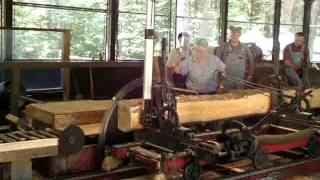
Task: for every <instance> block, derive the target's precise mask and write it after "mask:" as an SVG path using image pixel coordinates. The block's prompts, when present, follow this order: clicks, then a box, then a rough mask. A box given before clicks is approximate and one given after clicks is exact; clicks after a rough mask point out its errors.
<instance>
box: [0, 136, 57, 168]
mask: <svg viewBox="0 0 320 180" xmlns="http://www.w3.org/2000/svg"><path fill="white" fill-rule="evenodd" d="M56 155H58V139H57V138H52V139H39V140H32V141H21V142H12V143H2V144H0V163H2V162H12V161H19V160H25V159H33V158H41V157H48V156H56Z"/></svg>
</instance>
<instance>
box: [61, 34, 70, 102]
mask: <svg viewBox="0 0 320 180" xmlns="http://www.w3.org/2000/svg"><path fill="white" fill-rule="evenodd" d="M70 41H71V34H70V30H65V31H64V32H63V48H62V61H66V62H68V61H70ZM70 74H71V73H70V67H69V66H67V65H66V66H65V67H63V68H62V88H63V100H70V84H71V77H70Z"/></svg>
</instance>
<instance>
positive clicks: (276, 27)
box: [272, 0, 281, 75]
mask: <svg viewBox="0 0 320 180" xmlns="http://www.w3.org/2000/svg"><path fill="white" fill-rule="evenodd" d="M274 12H275V13H274V19H273V49H272V61H273V63H274V68H273V74H274V75H279V71H280V62H279V60H280V58H279V54H280V42H279V35H280V18H281V0H276V2H275V6H274Z"/></svg>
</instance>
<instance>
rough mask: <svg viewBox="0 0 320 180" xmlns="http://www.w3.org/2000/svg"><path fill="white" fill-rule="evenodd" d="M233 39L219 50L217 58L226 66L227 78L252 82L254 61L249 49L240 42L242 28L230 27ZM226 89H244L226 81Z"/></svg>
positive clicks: (237, 84)
mask: <svg viewBox="0 0 320 180" xmlns="http://www.w3.org/2000/svg"><path fill="white" fill-rule="evenodd" d="M230 30H231V39H230V41H228V42H226V43H224V44H222V45H221V46H220V47H219V48H218V50H217V54H216V55H217V56H218V57H219V58H220V59H221V60H222V61H223V62H224V63H225V64H226V73H227V77H228V76H229V77H231V78H239V79H241V80H243V79H244V80H247V81H251V79H252V76H253V73H254V69H255V68H254V59H253V56H252V53H251V51H250V49H249V47H248V46H247V45H245V44H243V43H241V42H240V36H241V28H240V27H230ZM225 87H226V89H235V88H242V86H241V84H239V83H235V82H231V81H226V82H225Z"/></svg>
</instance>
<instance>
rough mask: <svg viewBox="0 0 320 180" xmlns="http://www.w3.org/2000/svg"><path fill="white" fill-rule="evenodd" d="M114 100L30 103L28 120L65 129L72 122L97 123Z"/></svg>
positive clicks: (80, 123)
mask: <svg viewBox="0 0 320 180" xmlns="http://www.w3.org/2000/svg"><path fill="white" fill-rule="evenodd" d="M111 103H112V100H99V101H94V100H82V101H62V102H48V103H37V104H30V105H28V106H27V108H26V118H27V120H28V121H40V122H42V123H45V124H48V125H50V126H51V127H53V128H54V129H59V130H63V129H64V128H66V127H68V126H69V125H70V124H72V123H73V124H76V125H82V124H95V123H101V120H102V118H103V116H104V114H105V112H106V111H107V109H108V108H110V106H111Z"/></svg>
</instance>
